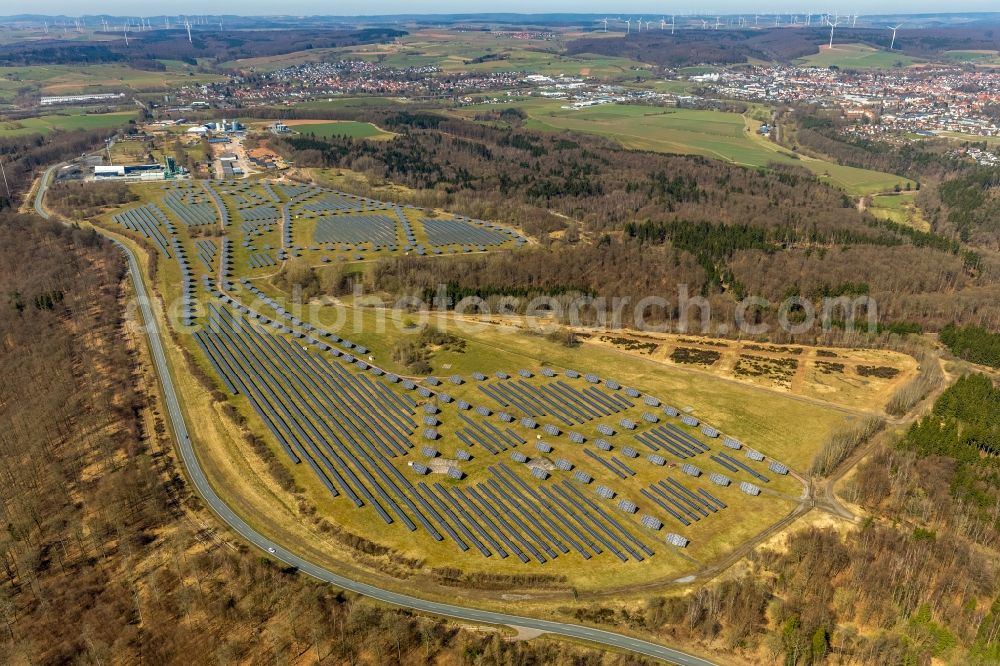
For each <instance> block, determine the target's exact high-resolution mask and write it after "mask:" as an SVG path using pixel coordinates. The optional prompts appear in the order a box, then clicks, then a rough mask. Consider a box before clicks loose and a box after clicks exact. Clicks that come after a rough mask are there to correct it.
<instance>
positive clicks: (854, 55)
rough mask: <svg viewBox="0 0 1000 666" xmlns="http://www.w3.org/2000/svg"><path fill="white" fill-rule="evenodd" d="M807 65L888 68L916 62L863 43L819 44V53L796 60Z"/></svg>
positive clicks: (845, 67)
mask: <svg viewBox="0 0 1000 666" xmlns="http://www.w3.org/2000/svg"><path fill="white" fill-rule="evenodd" d="M797 62H798V63H799V64H801V65H805V66H807V67H831V66H836V67H840V68H841V69H888V68H890V67H906V66H909V65H912V64H913V63H915V62H917V60H916V59H915V58H911V57H909V56H907V55H903V54H902V53H891V52H889V51H883V50H881V49H875V48H872V47H870V46H867V45H865V44H837V43H836V42H835V43H834V45H833V48H832V49H830V48H827V46H826V45H821V46H820V49H819V53H815V54H813V55H810V56H806V57H804V58H799V60H798V61H797Z"/></svg>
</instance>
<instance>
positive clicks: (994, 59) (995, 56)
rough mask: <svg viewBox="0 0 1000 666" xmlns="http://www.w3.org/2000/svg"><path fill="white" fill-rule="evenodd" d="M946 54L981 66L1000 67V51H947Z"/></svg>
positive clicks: (949, 57)
mask: <svg viewBox="0 0 1000 666" xmlns="http://www.w3.org/2000/svg"><path fill="white" fill-rule="evenodd" d="M944 56H945V57H946V58H947V59H949V60H954V61H956V62H963V63H969V64H970V65H976V66H979V67H1000V51H945V52H944Z"/></svg>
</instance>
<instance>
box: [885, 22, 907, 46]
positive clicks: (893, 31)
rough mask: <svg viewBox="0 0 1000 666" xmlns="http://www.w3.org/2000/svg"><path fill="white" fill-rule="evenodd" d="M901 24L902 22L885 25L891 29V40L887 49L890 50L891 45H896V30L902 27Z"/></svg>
mask: <svg viewBox="0 0 1000 666" xmlns="http://www.w3.org/2000/svg"><path fill="white" fill-rule="evenodd" d="M902 25H903V24H902V23H900V24H899V25H897V26H891V25H887V26H886V28H888V29H889V30H892V41H891V42H890V43H889V50H890V51H891V50H892V47H893V46H895V45H896V31H897V30H899V29H900V28H901V27H902Z"/></svg>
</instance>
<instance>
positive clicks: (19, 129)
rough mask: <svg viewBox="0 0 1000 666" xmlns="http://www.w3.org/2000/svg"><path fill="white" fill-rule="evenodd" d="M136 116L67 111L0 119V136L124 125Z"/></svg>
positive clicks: (133, 114)
mask: <svg viewBox="0 0 1000 666" xmlns="http://www.w3.org/2000/svg"><path fill="white" fill-rule="evenodd" d="M135 117H136V112H135V111H118V112H114V113H85V112H80V111H77V112H67V113H60V114H49V115H44V116H37V117H35V118H25V119H23V120H8V121H3V120H0V136H20V135H24V134H48V133H49V132H52V131H55V130H75V129H85V130H89V129H100V128H103V127H117V126H119V125H124V124H125V123H127V122H128V121H129V120H132V119H133V118H135Z"/></svg>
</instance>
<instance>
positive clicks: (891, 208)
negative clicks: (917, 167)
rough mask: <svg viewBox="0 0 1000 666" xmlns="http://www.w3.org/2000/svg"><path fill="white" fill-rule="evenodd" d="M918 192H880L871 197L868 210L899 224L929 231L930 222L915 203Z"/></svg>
mask: <svg viewBox="0 0 1000 666" xmlns="http://www.w3.org/2000/svg"><path fill="white" fill-rule="evenodd" d="M915 196H916V192H900V193H899V194H880V195H878V196H874V197H872V198H871V201H870V203H869V204H868V210H869V212H870V213H871V214H872V215H875V216H876V217H882V218H885V219H888V220H891V221H893V222H896V223H898V224H905V225H906V226H908V227H913V228H914V229H917V230H919V231H929V230H930V223H929V222H928V221H927V220H926V218H924V215H923V213H922V212H921V210H920V209H919V208H918V207H917V205H916V204H915V203H914V201H913V200H914V197H915Z"/></svg>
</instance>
